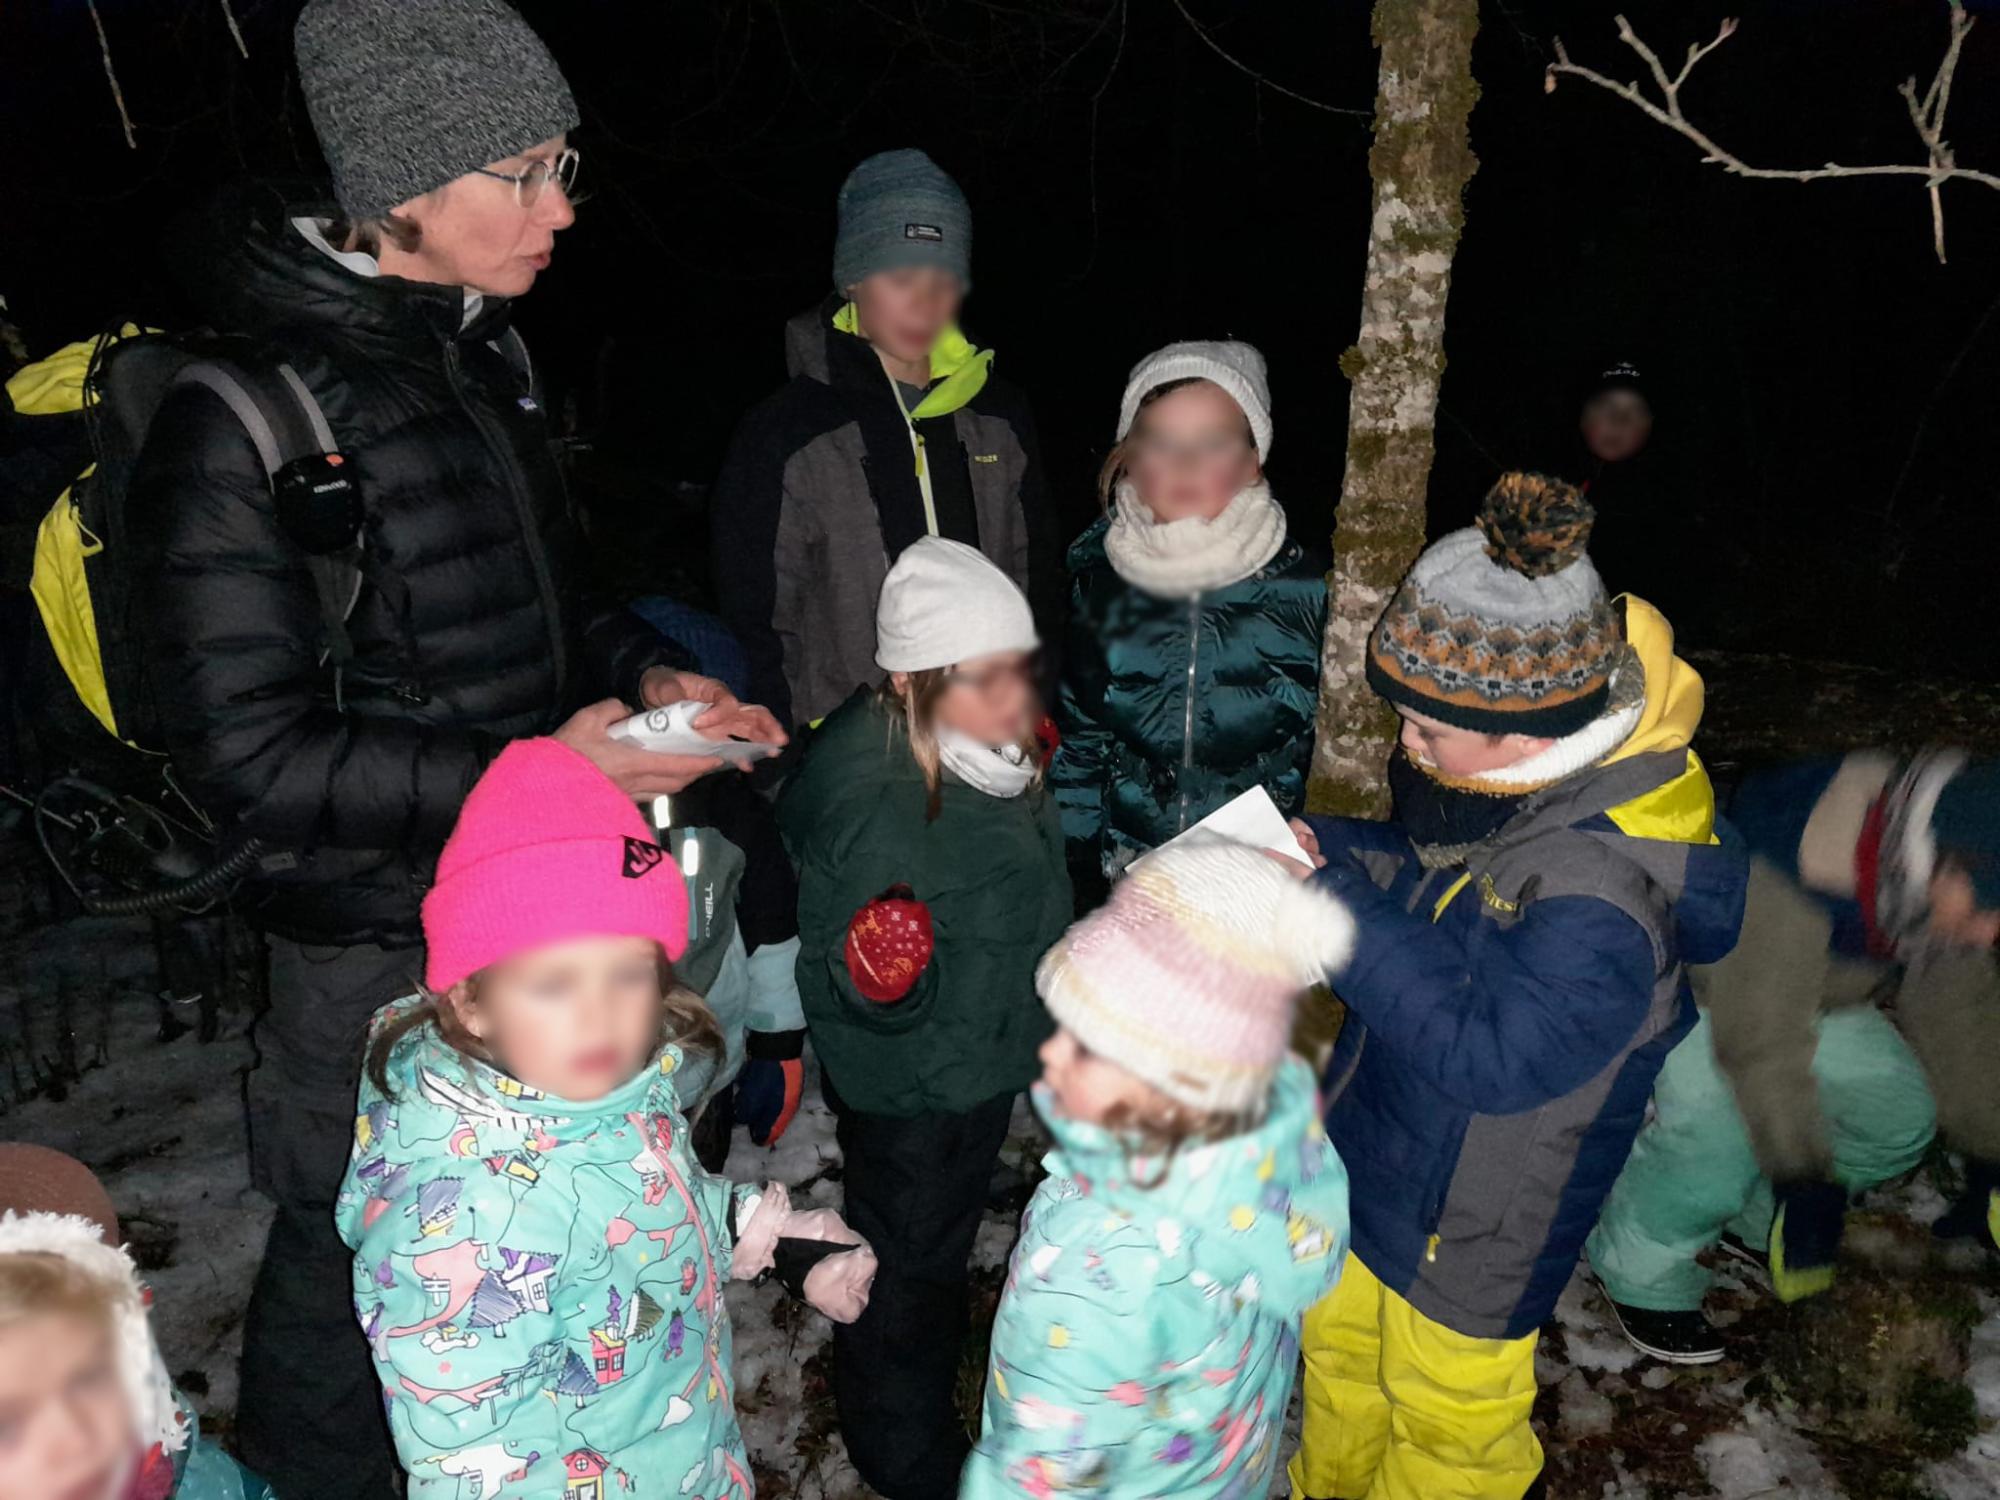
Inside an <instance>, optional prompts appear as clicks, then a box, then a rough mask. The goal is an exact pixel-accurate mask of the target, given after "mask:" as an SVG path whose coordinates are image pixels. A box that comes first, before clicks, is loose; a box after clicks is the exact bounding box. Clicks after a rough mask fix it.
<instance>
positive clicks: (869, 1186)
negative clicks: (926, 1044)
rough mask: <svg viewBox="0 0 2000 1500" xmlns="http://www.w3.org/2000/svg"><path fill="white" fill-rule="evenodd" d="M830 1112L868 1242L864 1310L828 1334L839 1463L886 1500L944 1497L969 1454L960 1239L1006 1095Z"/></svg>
mask: <svg viewBox="0 0 2000 1500" xmlns="http://www.w3.org/2000/svg"><path fill="white" fill-rule="evenodd" d="M827 1093H828V1097H829V1102H831V1103H832V1104H833V1106H834V1108H835V1110H836V1112H837V1114H838V1124H839V1140H840V1150H841V1156H842V1159H843V1162H844V1168H843V1170H844V1183H845V1186H846V1190H847V1204H846V1209H845V1212H846V1217H847V1222H848V1223H849V1224H850V1225H852V1226H853V1227H854V1228H855V1230H856V1231H858V1232H859V1233H860V1234H861V1235H862V1236H864V1237H865V1238H866V1239H867V1241H868V1242H869V1244H871V1245H873V1246H874V1247H875V1254H876V1257H877V1259H878V1260H879V1261H880V1263H881V1264H880V1269H879V1270H878V1271H877V1273H876V1276H875V1289H874V1291H873V1292H872V1293H871V1294H870V1296H869V1301H868V1310H867V1311H866V1312H864V1313H863V1314H862V1315H861V1317H860V1319H859V1320H858V1321H856V1322H854V1323H853V1324H851V1325H849V1326H847V1327H843V1328H836V1329H834V1331H833V1357H834V1379H833V1393H834V1401H835V1404H836V1406H837V1408H838V1410H839V1414H840V1430H841V1434H842V1436H844V1437H845V1438H846V1439H847V1452H848V1456H849V1457H850V1458H852V1459H853V1461H854V1467H855V1468H856V1469H857V1470H859V1471H860V1473H861V1477H862V1478H863V1479H865V1480H867V1481H868V1483H869V1484H870V1485H872V1486H873V1487H874V1488H875V1489H876V1490H877V1491H878V1492H879V1493H881V1494H882V1495H883V1496H885V1497H886V1500H953V1497H955V1496H956V1495H957V1494H958V1478H959V1470H960V1469H962V1468H963V1467H964V1466H965V1459H966V1455H967V1453H968V1452H969V1451H970V1448H971V1445H970V1443H969V1442H968V1441H967V1439H966V1434H965V1424H964V1422H963V1421H962V1420H961V1419H960V1417H959V1414H958V1409H957V1404H956V1399H955V1397H956V1392H957V1387H958V1370H959V1360H960V1357H961V1355H962V1354H963V1352H964V1347H965V1334H966V1326H967V1311H968V1310H967V1300H968V1297H969V1294H970V1282H971V1278H970V1275H969V1272H968V1263H969V1262H970V1260H971V1257H972V1242H973V1239H974V1237H975V1236H976V1235H977V1234H978V1232H979V1224H980V1219H981V1216H982V1215H983V1213H984V1211H985V1208H986V1196H987V1189H988V1186H989V1185H990V1183H991V1182H992V1180H993V1167H994V1164H995V1163H996V1162H997V1161H998V1160H999V1158H1000V1148H1001V1146H1002V1145H1003V1144H1005V1142H1006V1140H1007V1122H1008V1120H1009V1119H1010V1118H1011V1117H1012V1115H1013V1112H1014V1096H1013V1095H1012V1094H1003V1095H1001V1096H1000V1097H999V1098H997V1099H989V1100H987V1101H986V1102H985V1103H984V1104H980V1105H977V1106H975V1107H974V1108H973V1109H971V1110H968V1111H967V1112H966V1113H964V1114H927V1115H917V1116H914V1117H912V1118H910V1119H896V1118H892V1117H890V1116H887V1115H868V1114H860V1113H857V1112H854V1111H852V1110H849V1109H847V1108H846V1107H845V1106H844V1104H842V1102H841V1101H840V1100H839V1099H837V1098H835V1097H834V1095H833V1090H832V1088H831V1087H830V1086H829V1087H828V1090H827Z"/></svg>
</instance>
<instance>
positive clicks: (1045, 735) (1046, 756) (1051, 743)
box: [1035, 714, 1062, 771]
mask: <svg viewBox="0 0 2000 1500" xmlns="http://www.w3.org/2000/svg"><path fill="white" fill-rule="evenodd" d="M1035 744H1036V745H1037V746H1039V747H1040V754H1041V762H1042V769H1043V770H1044V771H1046V770H1047V769H1048V768H1049V764H1050V762H1052V761H1053V760H1054V759H1055V758H1056V751H1058V750H1060V749H1061V748H1062V731H1061V730H1060V729H1058V728H1056V721H1055V720H1054V719H1052V718H1050V717H1049V716H1048V715H1047V714H1043V715H1042V722H1041V723H1039V724H1037V725H1036V726H1035Z"/></svg>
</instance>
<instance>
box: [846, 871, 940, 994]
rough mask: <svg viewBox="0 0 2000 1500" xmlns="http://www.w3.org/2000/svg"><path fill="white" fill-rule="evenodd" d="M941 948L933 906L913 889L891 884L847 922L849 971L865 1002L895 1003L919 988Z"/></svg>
mask: <svg viewBox="0 0 2000 1500" xmlns="http://www.w3.org/2000/svg"><path fill="white" fill-rule="evenodd" d="M936 947H937V936H936V933H935V932H934V931H933V930H932V927H931V910H930V908H929V907H928V906H925V905H924V903H923V902H921V901H919V900H917V898H916V895H915V894H914V893H913V892H912V891H911V890H910V888H909V887H908V886H906V885H898V886H891V887H890V888H889V889H888V890H887V891H884V892H883V893H882V894H881V895H879V896H877V897H876V898H875V899H874V900H873V901H870V902H869V903H868V904H867V905H866V906H864V907H862V908H861V910H860V911H858V912H856V913H855V914H854V920H853V921H852V922H850V923H848V924H847V948H846V953H845V958H846V961H847V973H848V976H849V977H850V978H852V979H853V981H854V987H855V989H857V990H859V991H860V992H861V994H862V995H863V996H864V997H865V998H867V999H869V1000H872V1001H874V1002H875V1003H876V1004H877V1005H893V1004H895V1003H896V1002H897V1001H898V1000H901V999H902V998H903V997H904V996H905V995H907V994H909V993H910V991H911V990H912V989H913V988H915V986H916V983H917V981H918V980H919V979H921V978H922V977H923V972H924V970H925V969H926V968H928V967H929V966H930V961H931V954H932V953H933V952H934V951H935V949H936Z"/></svg>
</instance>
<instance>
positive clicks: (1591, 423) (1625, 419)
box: [1582, 391, 1653, 464]
mask: <svg viewBox="0 0 2000 1500" xmlns="http://www.w3.org/2000/svg"><path fill="white" fill-rule="evenodd" d="M1582 427H1583V443H1584V446H1585V447H1586V448H1588V449H1589V450H1590V452H1591V455H1592V457H1594V458H1597V459H1600V460H1602V461H1603V462H1604V463H1607V464H1615V463H1623V462H1624V461H1625V460H1626V459H1628V458H1631V457H1632V456H1633V455H1634V454H1636V453H1637V452H1638V451H1639V450H1640V449H1641V448H1644V447H1645V446H1646V440H1647V439H1648V438H1650V437H1651V436H1652V435H1653V408H1652V407H1650V406H1648V405H1647V404H1646V398H1645V397H1644V396H1642V395H1640V394H1639V393H1638V392H1637V391H1606V392H1604V394H1603V395H1601V396H1593V397H1592V398H1591V399H1590V400H1588V401H1586V402H1585V403H1584V405H1583V422H1582Z"/></svg>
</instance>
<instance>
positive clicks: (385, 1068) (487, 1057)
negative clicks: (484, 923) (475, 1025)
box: [368, 949, 723, 1097]
mask: <svg viewBox="0 0 2000 1500" xmlns="http://www.w3.org/2000/svg"><path fill="white" fill-rule="evenodd" d="M659 966H660V1029H659V1032H658V1034H657V1036H656V1037H655V1038H654V1041H653V1052H652V1055H653V1056H656V1057H657V1056H658V1055H659V1054H660V1052H661V1051H662V1050H663V1049H664V1048H665V1047H666V1046H667V1045H668V1044H669V1043H671V1044H673V1045H675V1046H677V1047H679V1048H680V1049H681V1050H682V1051H683V1052H685V1053H687V1054H689V1055H690V1056H697V1057H720V1056H721V1055H722V1052H723V1044H722V1027H721V1026H720V1025H718V1024H717V1022H716V1019H715V1012H714V1011H712V1010H710V1009H709V1008H708V1002H707V1001H706V1000H704V999H702V997H701V996H699V995H697V994H696V993H695V992H694V991H693V990H691V989H689V988H688V987H687V986H686V985H684V984H682V983H681V980H680V976H679V975H678V974H676V973H675V972H674V966H673V963H672V961H671V960H669V959H668V957H667V954H666V950H665V949H661V950H660V955H659ZM484 973H485V971H484V970H483V969H482V970H480V971H479V972H478V973H475V974H472V975H470V976H469V977H467V978H466V979H463V980H461V981H460V982H459V984H458V985H456V986H454V987H453V988H454V990H455V992H456V993H455V995H453V996H449V997H448V996H441V995H433V994H429V993H426V994H425V995H424V998H423V999H422V1000H420V1001H418V1002H417V1003H416V1004H415V1005H413V1006H411V1007H410V1008H409V1009H408V1010H406V1011H404V1012H403V1013H402V1014H401V1015H400V1016H397V1017H396V1019H395V1020H393V1021H391V1022H390V1023H389V1024H388V1025H386V1026H384V1027H383V1028H382V1029H381V1030H380V1031H379V1032H377V1033H376V1034H375V1039H374V1041H372V1042H370V1043H369V1044H368V1077H369V1079H370V1080H371V1081H372V1082H373V1083H374V1085H375V1087H376V1088H378V1089H380V1090H381V1091H382V1093H383V1095H384V1096H385V1097H394V1095H395V1092H396V1091H395V1090H394V1089H393V1088H392V1087H390V1084H389V1057H390V1054H391V1053H393V1052H394V1051H395V1050H396V1044H397V1043H398V1042H400V1041H402V1039H403V1038H404V1037H406V1036H408V1035H409V1034H410V1033H411V1032H413V1031H416V1030H417V1029H418V1028H420V1027H423V1026H430V1027H432V1028H434V1029H435V1030H436V1031H437V1034H438V1037H439V1039H440V1040H442V1041H443V1042H444V1044H445V1045H446V1046H447V1047H449V1048H451V1050H452V1051H454V1052H456V1053H458V1054H460V1055H461V1056H463V1057H470V1058H473V1059H474V1060H476V1061H478V1062H483V1063H485V1064H486V1065H487V1066H488V1067H489V1068H497V1067H499V1066H500V1064H499V1063H498V1062H496V1061H495V1060H494V1057H493V1053H492V1051H491V1050H490V1049H489V1048H488V1047H487V1045H486V1044H485V1043H484V1042H482V1041H480V1039H479V1038H478V1037H476V1036H474V1035H473V1034H472V1032H471V1031H470V1030H469V1029H468V1028H467V1027H466V1024H465V1018H464V1017H463V1016H461V1015H460V1014H459V1007H460V1006H464V1005H473V1004H476V1003H477V1002H478V1000H479V985H480V980H481V978H482V976H483V975H484Z"/></svg>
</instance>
